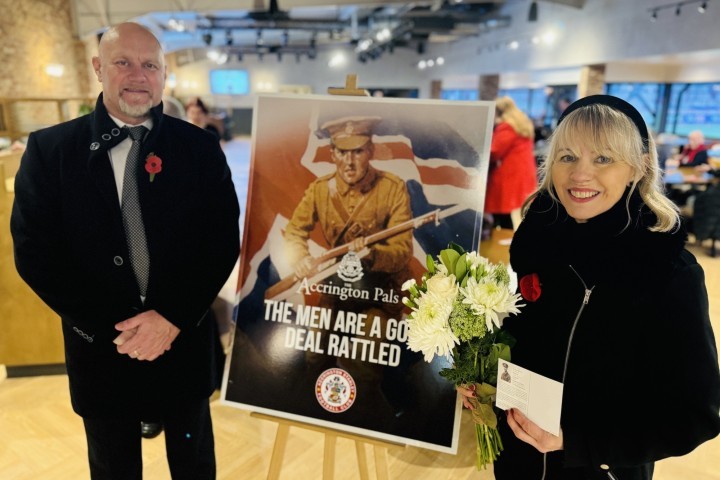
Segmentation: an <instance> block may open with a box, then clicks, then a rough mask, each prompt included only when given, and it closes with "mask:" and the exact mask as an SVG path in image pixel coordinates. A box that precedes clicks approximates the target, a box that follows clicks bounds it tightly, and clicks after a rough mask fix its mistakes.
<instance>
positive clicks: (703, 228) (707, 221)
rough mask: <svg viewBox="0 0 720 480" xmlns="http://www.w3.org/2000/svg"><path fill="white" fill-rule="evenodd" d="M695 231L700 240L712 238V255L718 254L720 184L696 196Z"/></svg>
mask: <svg viewBox="0 0 720 480" xmlns="http://www.w3.org/2000/svg"><path fill="white" fill-rule="evenodd" d="M693 214H694V217H693V231H694V233H695V238H696V239H697V241H698V242H702V241H703V240H707V239H711V240H712V244H711V246H710V256H712V257H714V256H715V255H716V250H715V241H716V240H720V185H717V184H716V185H713V186H712V187H710V188H708V189H707V190H706V191H704V192H702V193H699V194H698V195H697V197H696V198H695V206H694V212H693Z"/></svg>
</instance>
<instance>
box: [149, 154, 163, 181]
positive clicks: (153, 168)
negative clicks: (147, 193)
mask: <svg viewBox="0 0 720 480" xmlns="http://www.w3.org/2000/svg"><path fill="white" fill-rule="evenodd" d="M145 171H146V172H148V173H149V174H150V181H151V182H152V181H153V180H155V174H156V173H160V172H162V160H161V159H160V157H158V156H157V155H155V154H154V153H150V155H148V156H147V158H146V159H145Z"/></svg>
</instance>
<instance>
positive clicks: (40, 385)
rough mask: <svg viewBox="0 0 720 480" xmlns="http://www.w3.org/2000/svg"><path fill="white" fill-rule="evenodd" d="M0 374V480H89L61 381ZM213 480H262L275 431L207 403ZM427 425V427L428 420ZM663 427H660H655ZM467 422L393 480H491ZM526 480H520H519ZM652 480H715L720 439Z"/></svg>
mask: <svg viewBox="0 0 720 480" xmlns="http://www.w3.org/2000/svg"><path fill="white" fill-rule="evenodd" d="M691 250H693V251H694V252H695V254H696V255H697V257H698V260H699V261H700V263H701V264H702V265H703V267H704V269H705V272H706V276H707V286H708V291H709V292H710V310H711V317H712V319H713V326H714V328H715V332H716V334H718V335H720V257H719V258H710V257H709V256H708V255H707V253H706V249H698V248H697V247H691ZM2 378H3V372H2V371H0V479H2V480H36V479H53V480H78V479H84V478H88V477H89V475H88V467H87V461H86V451H87V449H86V445H85V436H84V432H83V427H82V421H81V420H80V418H79V417H77V416H76V415H75V414H74V413H73V412H72V410H71V408H70V398H69V394H68V386H67V377H66V376H64V375H56V376H47V377H27V378H10V379H6V380H4V381H3V380H2ZM212 415H213V421H214V425H215V437H216V455H217V462H218V478H219V479H221V480H224V479H243V480H245V479H249V480H253V479H262V478H265V477H266V475H267V471H268V468H269V465H270V456H271V453H272V451H273V442H274V440H275V432H276V429H277V424H276V423H274V422H270V421H267V420H261V419H258V418H255V417H251V416H250V415H249V413H248V412H246V411H243V410H238V409H236V408H232V407H227V406H224V405H220V404H219V402H218V401H214V402H213V403H212ZM428 421H431V419H428ZM658 421H659V422H662V419H661V418H659V419H658ZM472 433H473V429H472V424H471V420H470V418H469V415H468V414H467V412H464V414H463V421H462V428H461V434H460V437H461V438H460V448H459V452H458V455H448V454H442V453H437V452H433V451H429V450H423V449H420V448H415V447H406V448H401V447H391V448H389V449H388V455H387V458H388V469H389V475H390V478H391V479H398V480H400V479H408V480H410V479H413V480H416V479H417V480H422V479H433V480H436V479H438V480H440V479H461V480H462V479H477V480H490V479H492V478H493V475H492V469H488V470H487V471H481V472H478V471H477V470H476V469H475V467H474V464H473V458H474V449H473V447H474V443H473V442H474V439H473V436H472ZM143 442H144V443H143V459H144V464H145V478H146V479H149V480H155V479H169V478H170V475H169V473H168V468H167V463H166V461H165V449H164V441H163V437H162V436H160V437H158V438H155V439H152V440H144V441H143ZM366 451H367V456H368V459H369V464H370V478H371V479H373V478H376V477H375V472H374V468H375V467H374V461H373V455H372V449H371V448H370V447H367V448H366ZM284 458H285V461H284V463H283V467H282V471H281V474H280V478H281V479H288V480H290V479H293V480H295V479H301V480H303V479H320V478H322V468H323V467H322V458H323V436H322V434H320V433H316V432H312V431H309V430H305V429H299V428H291V429H290V438H289V442H288V445H287V450H286V451H285V456H284ZM334 478H336V479H343V480H345V479H348V480H349V479H357V478H360V476H359V474H358V463H357V460H356V454H355V446H354V443H353V442H351V441H350V440H346V439H339V440H338V444H337V455H336V460H335V476H334ZM518 480H524V479H518ZM655 480H720V438H716V439H715V440H713V441H711V442H708V443H706V444H704V445H702V446H701V447H699V448H698V449H696V450H695V451H694V452H692V453H690V454H689V455H687V456H685V457H681V458H673V459H668V460H664V461H662V462H659V463H658V465H657V467H656V474H655Z"/></svg>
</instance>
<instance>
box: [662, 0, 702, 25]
mask: <svg viewBox="0 0 720 480" xmlns="http://www.w3.org/2000/svg"><path fill="white" fill-rule="evenodd" d="M696 3H697V4H699V5H698V7H697V11H698V13H701V14H702V13H705V11H706V10H707V7H708V3H710V1H709V0H683V1H681V2H675V3H668V4H665V5H658V6H657V7H653V8H648V12H650V21H651V22H654V21H656V20H657V18H658V12H659V11H661V10H670V9H674V10H675V16H676V17H679V16H680V15H681V14H682V8H683V7H684V6H686V5H693V4H696Z"/></svg>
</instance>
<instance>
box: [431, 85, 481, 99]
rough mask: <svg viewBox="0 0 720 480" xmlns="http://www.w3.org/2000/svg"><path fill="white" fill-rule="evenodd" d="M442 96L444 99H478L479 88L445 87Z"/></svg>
mask: <svg viewBox="0 0 720 480" xmlns="http://www.w3.org/2000/svg"><path fill="white" fill-rule="evenodd" d="M440 98H442V99H443V100H477V99H478V91H477V89H469V88H464V89H463V88H444V89H443V90H442V91H441V92H440Z"/></svg>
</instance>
